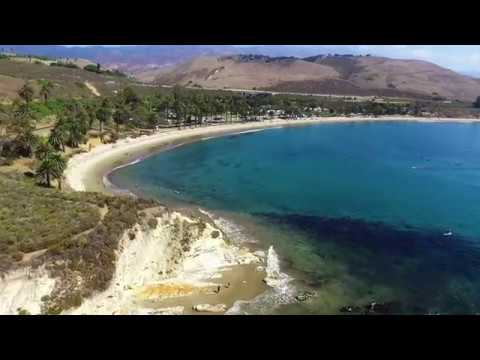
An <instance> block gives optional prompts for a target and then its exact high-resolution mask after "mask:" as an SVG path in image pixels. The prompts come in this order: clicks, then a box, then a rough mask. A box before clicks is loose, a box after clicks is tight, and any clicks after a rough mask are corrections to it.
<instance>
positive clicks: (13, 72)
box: [0, 58, 130, 102]
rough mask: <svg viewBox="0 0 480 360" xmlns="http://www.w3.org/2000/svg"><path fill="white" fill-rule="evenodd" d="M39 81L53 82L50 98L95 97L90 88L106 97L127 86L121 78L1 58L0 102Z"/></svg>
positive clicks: (77, 69)
mask: <svg viewBox="0 0 480 360" xmlns="http://www.w3.org/2000/svg"><path fill="white" fill-rule="evenodd" d="M40 79H47V80H50V81H52V82H53V84H54V87H53V90H52V94H51V95H52V97H55V98H70V97H77V98H87V97H94V96H96V95H95V92H94V91H92V88H95V89H96V90H97V91H98V93H99V94H101V95H109V94H111V93H113V91H114V90H118V89H121V88H123V87H124V86H125V85H126V84H127V83H130V81H129V80H128V79H127V78H124V77H120V76H114V75H106V74H98V73H95V72H90V71H86V70H84V69H83V68H69V67H65V66H50V65H48V63H47V62H43V61H41V60H37V59H33V60H32V61H31V62H29V61H19V60H18V59H6V58H0V102H5V101H11V100H14V99H17V97H18V95H17V91H18V90H19V89H20V88H21V87H22V86H23V85H24V84H25V83H27V82H28V83H29V84H30V85H32V86H33V87H34V88H36V87H38V81H37V80H40Z"/></svg>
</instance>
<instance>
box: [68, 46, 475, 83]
mask: <svg viewBox="0 0 480 360" xmlns="http://www.w3.org/2000/svg"><path fill="white" fill-rule="evenodd" d="M65 46H68V47H75V46H81V47H90V46H105V47H118V46H139V45H65ZM151 46H155V45H151ZM225 46H233V47H237V48H252V47H256V48H260V49H261V48H262V47H265V50H266V52H267V53H268V54H272V53H273V55H275V56H311V55H321V54H328V53H338V54H354V55H361V54H371V55H375V56H385V57H390V58H398V59H415V60H425V61H429V62H432V63H435V64H437V65H440V66H443V67H446V68H448V69H451V70H454V71H457V72H459V73H462V74H467V75H471V76H480V46H479V45H225ZM267 47H268V49H267ZM267 50H268V51H267Z"/></svg>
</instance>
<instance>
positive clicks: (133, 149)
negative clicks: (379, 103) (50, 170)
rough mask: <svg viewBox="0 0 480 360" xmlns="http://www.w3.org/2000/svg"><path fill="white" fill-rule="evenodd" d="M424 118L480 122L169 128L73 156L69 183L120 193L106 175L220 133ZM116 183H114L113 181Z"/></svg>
mask: <svg viewBox="0 0 480 360" xmlns="http://www.w3.org/2000/svg"><path fill="white" fill-rule="evenodd" d="M388 121H395V122H408V121H412V122H425V123H477V122H478V123H480V119H473V118H472V119H466V118H465V119H452V118H422V117H411V116H383V117H327V118H308V119H299V120H282V119H272V120H264V121H259V122H248V123H233V124H222V125H213V126H212V125H210V126H204V127H195V128H184V129H180V130H179V129H177V128H174V129H168V130H164V131H160V132H157V133H155V134H152V135H143V136H140V137H138V138H135V139H132V138H126V139H121V140H119V141H117V142H116V143H114V144H103V145H99V146H97V147H95V148H93V149H92V150H91V151H89V152H87V153H81V154H78V155H75V156H74V157H72V158H71V159H70V160H69V162H68V166H67V170H66V171H65V179H66V185H67V186H68V187H69V188H71V189H72V190H74V191H91V192H101V193H106V194H109V195H118V193H119V192H122V193H123V192H124V189H119V188H116V187H115V186H113V188H111V187H110V186H106V184H105V183H104V178H105V177H108V175H109V174H110V173H111V172H113V171H115V170H116V169H118V168H121V167H124V166H128V165H130V164H133V163H136V162H138V161H142V160H144V159H145V158H146V157H148V156H151V155H153V154H155V153H158V152H160V151H165V150H170V149H172V148H174V147H178V146H183V145H185V144H188V143H192V142H195V141H199V140H208V139H211V138H216V137H220V136H227V135H234V134H241V133H244V132H251V131H260V130H265V129H271V128H283V127H291V126H307V125H316V124H332V123H348V122H388ZM113 185H114V184H113Z"/></svg>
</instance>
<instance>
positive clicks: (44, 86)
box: [38, 80, 53, 102]
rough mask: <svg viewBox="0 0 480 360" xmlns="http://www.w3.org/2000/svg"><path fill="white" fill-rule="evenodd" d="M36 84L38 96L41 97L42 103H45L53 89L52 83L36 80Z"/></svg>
mask: <svg viewBox="0 0 480 360" xmlns="http://www.w3.org/2000/svg"><path fill="white" fill-rule="evenodd" d="M38 83H39V84H40V96H41V97H43V101H44V102H47V101H48V97H49V96H50V94H51V92H52V89H53V83H52V82H51V81H49V80H38Z"/></svg>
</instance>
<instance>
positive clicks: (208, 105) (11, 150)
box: [0, 80, 480, 185]
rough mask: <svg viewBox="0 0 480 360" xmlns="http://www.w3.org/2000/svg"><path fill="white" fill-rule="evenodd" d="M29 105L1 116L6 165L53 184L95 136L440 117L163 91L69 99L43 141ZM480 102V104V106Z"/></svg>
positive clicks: (25, 100) (413, 106)
mask: <svg viewBox="0 0 480 360" xmlns="http://www.w3.org/2000/svg"><path fill="white" fill-rule="evenodd" d="M38 88H39V90H38V96H37V97H39V98H40V99H39V100H40V101H41V102H42V103H44V104H48V103H51V102H52V101H54V100H51V94H52V90H53V88H54V85H53V84H52V83H51V82H50V81H48V80H40V81H38ZM18 95H19V97H20V99H21V101H17V102H15V103H14V104H13V105H12V106H10V107H7V108H4V109H3V113H2V112H0V158H1V157H3V158H6V159H12V158H15V157H18V156H24V157H33V156H35V157H36V158H37V159H38V161H39V166H38V168H37V175H38V177H39V179H40V181H41V182H42V183H44V184H46V185H50V182H51V179H57V180H58V182H59V185H61V173H62V172H63V169H64V168H65V160H64V157H63V154H62V153H65V151H66V148H67V147H68V148H78V147H79V146H80V145H81V144H84V143H85V142H86V141H87V140H88V137H89V132H90V131H91V130H96V131H97V132H98V135H99V137H100V140H101V141H102V142H104V141H105V139H106V135H109V136H108V138H109V140H110V141H114V140H116V139H118V137H119V134H120V133H121V132H122V131H128V130H130V129H155V128H157V127H159V126H176V127H179V128H180V127H182V126H203V125H205V124H207V123H208V122H212V121H218V120H219V121H222V122H233V121H259V120H262V119H265V118H268V117H276V116H280V117H283V118H297V117H305V116H335V115H348V114H362V115H375V116H381V115H406V114H409V115H422V114H423V112H425V111H430V112H435V111H436V110H438V109H437V108H435V107H431V106H430V107H429V106H427V105H426V103H421V102H411V103H407V102H405V103H388V102H375V101H361V102H360V101H357V99H355V98H345V99H342V98H333V97H332V98H329V97H315V96H295V95H286V94H284V95H272V94H269V93H234V92H228V91H212V90H203V89H186V88H182V87H178V86H175V87H174V88H171V89H166V88H158V89H156V91H155V92H154V93H153V94H152V93H150V94H148V95H143V96H140V95H139V94H138V93H137V91H135V90H134V89H133V88H132V87H126V88H125V89H123V90H122V91H119V92H118V93H115V94H114V95H113V96H110V97H103V98H94V99H83V100H69V101H66V102H65V103H62V106H59V107H57V112H56V114H55V115H56V119H57V120H56V123H55V125H54V126H53V128H52V129H51V131H50V134H49V136H48V138H47V139H41V138H40V137H38V136H37V135H35V121H36V118H35V117H36V116H35V113H34V111H32V108H34V106H33V104H39V102H34V98H35V95H36V92H35V91H34V89H33V88H32V87H31V86H30V85H28V84H27V85H25V86H23V87H22V88H21V89H20V90H19V91H18ZM478 101H480V100H477V102H478Z"/></svg>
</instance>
